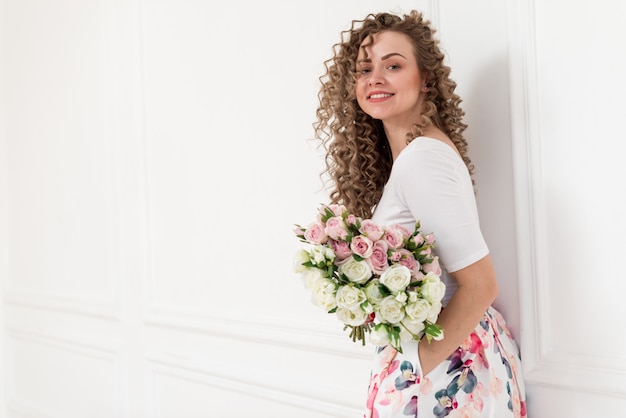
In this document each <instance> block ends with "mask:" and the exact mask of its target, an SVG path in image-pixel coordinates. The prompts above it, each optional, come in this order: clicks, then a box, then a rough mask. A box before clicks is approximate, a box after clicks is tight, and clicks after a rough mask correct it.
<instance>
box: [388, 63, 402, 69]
mask: <svg viewBox="0 0 626 418" xmlns="http://www.w3.org/2000/svg"><path fill="white" fill-rule="evenodd" d="M387 69H388V70H399V69H400V66H399V65H398V64H391V65H389V66H387Z"/></svg>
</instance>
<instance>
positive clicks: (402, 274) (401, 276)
mask: <svg viewBox="0 0 626 418" xmlns="http://www.w3.org/2000/svg"><path fill="white" fill-rule="evenodd" d="M380 282H381V283H382V284H384V285H385V286H387V289H389V290H390V291H391V292H393V293H396V292H400V291H403V290H404V289H406V287H407V286H408V285H409V283H411V270H409V269H408V268H407V267H405V266H403V265H402V264H394V265H391V266H389V267H388V268H387V270H385V271H384V272H383V274H381V275H380Z"/></svg>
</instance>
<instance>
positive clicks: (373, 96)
mask: <svg viewBox="0 0 626 418" xmlns="http://www.w3.org/2000/svg"><path fill="white" fill-rule="evenodd" d="M391 96H393V94H391V93H374V94H371V95H370V96H368V99H384V98H386V97H391Z"/></svg>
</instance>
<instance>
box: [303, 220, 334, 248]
mask: <svg viewBox="0 0 626 418" xmlns="http://www.w3.org/2000/svg"><path fill="white" fill-rule="evenodd" d="M304 239H306V240H307V241H309V242H310V243H312V244H323V243H325V242H326V241H327V240H328V236H327V235H326V232H324V224H322V223H321V222H313V223H311V224H309V226H308V227H307V229H306V231H304Z"/></svg>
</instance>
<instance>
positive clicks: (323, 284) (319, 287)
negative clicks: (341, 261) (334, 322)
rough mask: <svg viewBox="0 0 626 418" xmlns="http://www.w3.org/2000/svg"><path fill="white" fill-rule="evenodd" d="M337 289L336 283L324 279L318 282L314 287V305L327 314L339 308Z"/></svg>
mask: <svg viewBox="0 0 626 418" xmlns="http://www.w3.org/2000/svg"><path fill="white" fill-rule="evenodd" d="M336 289H337V288H336V287H335V283H333V282H332V281H331V280H328V279H324V278H322V279H319V280H317V281H316V282H315V284H314V285H313V289H312V293H311V298H312V300H313V303H314V304H316V305H317V306H319V307H321V308H322V309H324V310H325V311H327V312H328V311H330V310H331V309H333V308H334V307H335V306H337V299H336V297H335V291H336Z"/></svg>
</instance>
